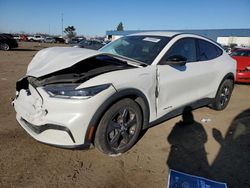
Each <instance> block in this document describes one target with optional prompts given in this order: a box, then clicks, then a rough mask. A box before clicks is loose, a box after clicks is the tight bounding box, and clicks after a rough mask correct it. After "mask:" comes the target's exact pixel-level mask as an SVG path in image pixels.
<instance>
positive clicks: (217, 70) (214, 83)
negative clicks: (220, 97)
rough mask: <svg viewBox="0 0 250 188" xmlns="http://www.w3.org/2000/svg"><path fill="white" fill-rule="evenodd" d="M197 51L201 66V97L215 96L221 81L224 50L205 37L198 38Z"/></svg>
mask: <svg viewBox="0 0 250 188" xmlns="http://www.w3.org/2000/svg"><path fill="white" fill-rule="evenodd" d="M197 47H198V50H197V53H198V61H199V67H200V73H201V74H202V75H203V76H201V77H200V79H199V80H200V83H202V84H200V88H199V89H200V95H201V98H213V97H215V96H214V95H215V93H216V92H217V89H218V85H219V84H220V83H219V82H221V79H222V78H221V68H223V66H224V65H223V63H224V60H223V59H221V57H220V56H221V55H222V53H223V51H222V50H221V49H220V48H219V47H217V46H216V45H215V44H212V43H211V42H209V41H207V40H203V39H197Z"/></svg>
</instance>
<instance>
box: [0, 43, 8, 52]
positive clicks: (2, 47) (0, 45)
mask: <svg viewBox="0 0 250 188" xmlns="http://www.w3.org/2000/svg"><path fill="white" fill-rule="evenodd" d="M0 49H1V50H4V51H8V50H9V49H10V46H9V45H8V44H6V43H1V44H0Z"/></svg>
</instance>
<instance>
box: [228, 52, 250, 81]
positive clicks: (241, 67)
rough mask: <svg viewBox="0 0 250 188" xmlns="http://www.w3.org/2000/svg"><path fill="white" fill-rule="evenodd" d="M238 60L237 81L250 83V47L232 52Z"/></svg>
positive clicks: (233, 56)
mask: <svg viewBox="0 0 250 188" xmlns="http://www.w3.org/2000/svg"><path fill="white" fill-rule="evenodd" d="M231 56H232V58H234V59H235V60H236V61H237V70H236V82H245V83H250V48H247V49H246V48H242V49H238V50H236V51H234V52H233V53H231Z"/></svg>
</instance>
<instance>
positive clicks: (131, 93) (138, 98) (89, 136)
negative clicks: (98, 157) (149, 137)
mask: <svg viewBox="0 0 250 188" xmlns="http://www.w3.org/2000/svg"><path fill="white" fill-rule="evenodd" d="M125 98H129V99H132V100H134V101H135V102H136V103H137V104H138V106H139V107H140V109H141V112H142V122H143V125H142V129H145V128H147V127H148V125H149V114H150V109H149V104H148V101H147V98H146V97H145V95H144V94H143V93H141V92H140V91H138V90H134V89H133V90H126V91H121V92H118V93H116V94H115V95H113V96H111V97H110V98H109V99H108V100H106V101H105V102H104V103H103V104H102V105H101V106H100V107H99V109H98V110H97V111H96V113H95V114H94V116H93V117H92V119H91V121H90V123H89V125H88V129H87V131H86V135H85V143H89V142H91V143H93V140H94V138H95V133H96V130H97V127H98V125H99V123H100V121H101V118H102V117H103V115H104V113H105V112H106V111H107V109H109V108H110V107H111V106H112V105H113V104H115V103H116V102H118V101H120V100H122V99H125Z"/></svg>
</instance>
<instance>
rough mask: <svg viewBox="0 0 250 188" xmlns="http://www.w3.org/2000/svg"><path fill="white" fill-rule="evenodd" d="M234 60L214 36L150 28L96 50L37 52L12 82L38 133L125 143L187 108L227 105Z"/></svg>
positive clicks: (23, 115) (24, 115) (75, 141)
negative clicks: (14, 82) (150, 30)
mask: <svg viewBox="0 0 250 188" xmlns="http://www.w3.org/2000/svg"><path fill="white" fill-rule="evenodd" d="M235 71H236V63H235V61H234V60H233V59H232V58H231V57H230V56H229V55H228V54H227V53H226V52H225V51H224V50H223V49H222V48H221V47H220V46H219V45H218V44H217V43H215V42H213V41H211V40H209V39H207V38H204V37H201V36H197V35H193V34H181V33H167V32H148V33H139V34H133V35H130V36H125V37H122V38H120V39H118V40H116V41H114V42H112V43H110V44H108V45H106V46H104V47H103V48H102V49H100V50H99V51H94V50H88V49H79V48H68V47H60V48H59V47H54V48H47V49H43V50H41V51H39V52H38V53H37V54H36V56H35V57H34V58H33V60H32V61H31V63H30V64H29V66H28V70H27V74H26V76H25V77H24V78H22V79H21V80H19V81H18V82H17V84H16V90H17V95H16V98H15V100H14V101H13V105H14V107H15V110H16V112H17V115H16V118H17V121H18V122H19V123H20V125H21V126H22V127H23V128H24V129H25V130H26V131H27V132H28V133H29V134H30V135H31V136H32V137H33V138H35V139H36V140H38V141H40V142H43V143H47V144H51V145H55V146H60V147H66V148H77V147H84V148H86V147H87V148H88V147H89V146H90V145H91V144H93V145H95V146H96V147H97V148H98V149H99V150H100V151H102V152H104V153H106V154H118V153H123V152H126V151H127V150H129V149H130V148H131V147H132V146H133V144H134V143H135V142H136V140H137V138H138V135H139V133H140V132H141V131H142V130H144V129H147V128H149V127H151V126H153V125H156V124H158V123H160V122H162V121H165V120H167V119H169V118H171V117H174V116H176V115H180V114H181V113H182V112H183V109H184V108H185V107H186V106H190V107H191V108H192V109H194V108H198V107H201V106H205V105H209V106H210V107H212V108H213V109H216V110H222V109H224V108H225V107H226V106H227V104H228V102H229V99H230V96H231V93H232V90H233V86H234V80H235Z"/></svg>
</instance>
